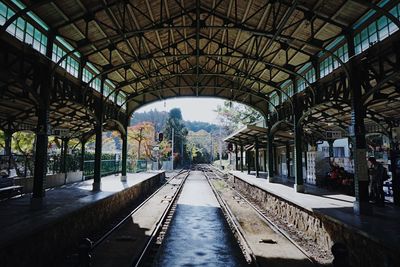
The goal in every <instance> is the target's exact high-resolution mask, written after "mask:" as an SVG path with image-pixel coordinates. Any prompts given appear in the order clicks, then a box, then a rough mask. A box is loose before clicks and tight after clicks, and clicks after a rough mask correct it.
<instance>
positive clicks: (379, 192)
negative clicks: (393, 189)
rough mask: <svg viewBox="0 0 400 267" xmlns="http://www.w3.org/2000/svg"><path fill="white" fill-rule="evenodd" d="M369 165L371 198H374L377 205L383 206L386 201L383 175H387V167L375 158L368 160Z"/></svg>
mask: <svg viewBox="0 0 400 267" xmlns="http://www.w3.org/2000/svg"><path fill="white" fill-rule="evenodd" d="M368 165H369V177H370V182H369V190H370V192H369V193H370V198H372V200H374V201H375V203H376V204H378V205H380V206H383V205H384V201H385V194H384V192H383V180H384V178H383V175H384V173H385V167H383V165H382V164H380V163H379V162H377V161H376V159H375V158H374V157H369V158H368Z"/></svg>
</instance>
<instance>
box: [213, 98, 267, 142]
mask: <svg viewBox="0 0 400 267" xmlns="http://www.w3.org/2000/svg"><path fill="white" fill-rule="evenodd" d="M216 111H217V113H218V118H219V120H220V122H221V124H222V125H223V127H224V130H225V132H226V133H227V135H229V134H231V133H233V132H234V131H236V130H239V129H240V128H242V127H244V126H245V125H248V124H252V123H255V122H257V121H259V120H261V119H262V116H261V114H260V113H259V112H258V111H256V110H254V109H252V108H250V107H248V106H246V105H242V104H236V103H233V102H231V101H225V102H224V105H223V106H220V105H218V107H217V110H216Z"/></svg>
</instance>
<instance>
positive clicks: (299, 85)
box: [296, 79, 306, 92]
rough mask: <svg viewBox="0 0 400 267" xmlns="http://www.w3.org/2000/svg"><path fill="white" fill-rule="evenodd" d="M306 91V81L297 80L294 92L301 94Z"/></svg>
mask: <svg viewBox="0 0 400 267" xmlns="http://www.w3.org/2000/svg"><path fill="white" fill-rule="evenodd" d="M304 89H306V81H305V80H304V79H298V80H297V89H296V92H301V91H303V90H304Z"/></svg>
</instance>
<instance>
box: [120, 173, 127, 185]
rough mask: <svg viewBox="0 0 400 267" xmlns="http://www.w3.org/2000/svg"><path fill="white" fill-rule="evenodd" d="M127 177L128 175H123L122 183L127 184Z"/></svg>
mask: <svg viewBox="0 0 400 267" xmlns="http://www.w3.org/2000/svg"><path fill="white" fill-rule="evenodd" d="M126 180H127V176H126V175H121V182H123V183H124V182H126Z"/></svg>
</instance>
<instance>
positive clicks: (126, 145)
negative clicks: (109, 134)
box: [121, 124, 128, 182]
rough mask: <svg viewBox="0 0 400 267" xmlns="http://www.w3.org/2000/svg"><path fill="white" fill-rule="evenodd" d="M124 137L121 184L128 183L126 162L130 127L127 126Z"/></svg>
mask: <svg viewBox="0 0 400 267" xmlns="http://www.w3.org/2000/svg"><path fill="white" fill-rule="evenodd" d="M121 137H122V166H121V167H122V169H121V182H126V178H127V176H126V162H127V159H128V125H127V124H126V125H125V134H123V135H121Z"/></svg>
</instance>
